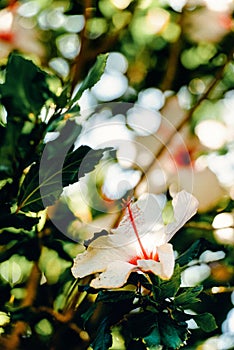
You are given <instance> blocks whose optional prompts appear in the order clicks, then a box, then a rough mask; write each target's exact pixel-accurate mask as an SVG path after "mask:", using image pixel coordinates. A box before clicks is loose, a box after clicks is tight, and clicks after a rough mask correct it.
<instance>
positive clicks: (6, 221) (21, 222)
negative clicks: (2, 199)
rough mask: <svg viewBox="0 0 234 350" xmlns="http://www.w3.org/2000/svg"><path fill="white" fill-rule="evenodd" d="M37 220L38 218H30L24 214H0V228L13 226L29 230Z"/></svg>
mask: <svg viewBox="0 0 234 350" xmlns="http://www.w3.org/2000/svg"><path fill="white" fill-rule="evenodd" d="M38 221H39V218H32V217H29V216H26V215H24V214H5V215H4V214H3V215H1V221H0V229H2V228H7V227H14V228H22V229H24V230H31V229H32V227H33V226H34V225H36V224H37V223H38Z"/></svg>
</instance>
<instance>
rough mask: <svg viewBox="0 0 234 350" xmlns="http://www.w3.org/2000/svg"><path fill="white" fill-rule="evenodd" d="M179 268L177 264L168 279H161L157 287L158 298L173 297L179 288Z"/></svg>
mask: <svg viewBox="0 0 234 350" xmlns="http://www.w3.org/2000/svg"><path fill="white" fill-rule="evenodd" d="M180 284H181V269H180V267H179V265H176V266H175V269H174V273H173V275H172V277H171V278H170V279H169V280H166V281H162V282H161V284H160V286H159V287H158V289H159V290H160V296H159V297H160V299H161V300H162V299H166V298H171V297H174V296H175V295H176V293H177V291H178V290H179V288H180Z"/></svg>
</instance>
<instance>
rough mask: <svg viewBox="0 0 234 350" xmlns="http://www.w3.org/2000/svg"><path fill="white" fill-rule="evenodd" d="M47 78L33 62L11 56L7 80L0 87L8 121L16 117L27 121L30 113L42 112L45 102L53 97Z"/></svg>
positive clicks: (0, 95) (8, 63)
mask: <svg viewBox="0 0 234 350" xmlns="http://www.w3.org/2000/svg"><path fill="white" fill-rule="evenodd" d="M16 77H17V78H16ZM46 77H47V75H46V74H45V73H44V72H43V71H42V70H40V69H39V68H38V67H37V66H36V65H35V64H34V63H33V62H32V61H29V60H26V59H25V58H23V57H22V56H20V55H18V54H11V55H10V57H9V60H8V62H7V66H6V79H5V82H4V84H1V85H0V97H1V102H2V104H3V105H4V106H5V108H6V110H7V112H8V116H7V120H8V121H9V120H12V119H15V118H16V117H22V118H24V119H26V120H27V119H28V116H29V114H30V113H33V114H34V115H37V114H38V113H39V112H40V110H41V108H42V106H43V105H44V103H45V101H46V100H48V99H49V98H50V97H52V96H53V94H52V92H51V91H50V90H49V88H48V85H47V82H46Z"/></svg>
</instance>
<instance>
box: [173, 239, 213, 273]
mask: <svg viewBox="0 0 234 350" xmlns="http://www.w3.org/2000/svg"><path fill="white" fill-rule="evenodd" d="M207 246H208V242H207V241H206V240H205V239H204V238H200V239H199V240H197V241H196V242H194V243H193V244H192V245H191V247H189V248H188V249H187V250H186V251H185V252H184V253H183V254H182V255H180V256H179V257H178V258H177V259H176V262H177V263H178V264H179V265H180V266H185V265H187V264H188V263H189V262H190V261H192V260H193V259H196V258H198V257H199V256H200V255H201V253H202V252H204V251H205V250H206V249H207Z"/></svg>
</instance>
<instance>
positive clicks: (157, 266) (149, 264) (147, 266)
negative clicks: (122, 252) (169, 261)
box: [137, 259, 163, 277]
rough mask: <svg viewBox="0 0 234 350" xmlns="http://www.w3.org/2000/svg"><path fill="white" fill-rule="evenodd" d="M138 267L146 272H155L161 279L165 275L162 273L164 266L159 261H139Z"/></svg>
mask: <svg viewBox="0 0 234 350" xmlns="http://www.w3.org/2000/svg"><path fill="white" fill-rule="evenodd" d="M137 266H138V267H139V268H140V269H141V270H142V271H144V272H149V271H151V272H153V273H154V274H155V275H157V276H159V277H161V276H162V274H163V271H162V265H161V263H160V262H158V261H154V260H151V259H149V260H144V259H142V260H138V261H137Z"/></svg>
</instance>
